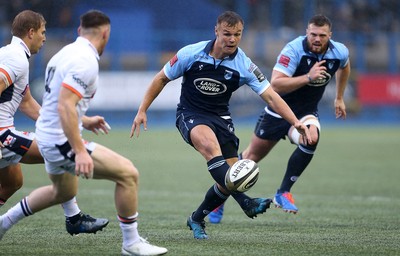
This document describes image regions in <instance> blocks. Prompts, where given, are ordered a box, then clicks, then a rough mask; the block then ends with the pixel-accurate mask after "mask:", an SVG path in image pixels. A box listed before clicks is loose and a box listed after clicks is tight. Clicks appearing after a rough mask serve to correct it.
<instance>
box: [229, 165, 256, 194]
mask: <svg viewBox="0 0 400 256" xmlns="http://www.w3.org/2000/svg"><path fill="white" fill-rule="evenodd" d="M258 174H259V169H258V165H257V163H256V162H254V161H253V160H250V159H241V160H239V161H237V162H236V163H234V164H233V165H232V166H231V168H229V170H228V171H227V173H226V175H225V186H226V188H227V189H229V191H230V192H246V191H247V190H249V189H250V188H251V187H252V186H254V184H256V182H257V180H258Z"/></svg>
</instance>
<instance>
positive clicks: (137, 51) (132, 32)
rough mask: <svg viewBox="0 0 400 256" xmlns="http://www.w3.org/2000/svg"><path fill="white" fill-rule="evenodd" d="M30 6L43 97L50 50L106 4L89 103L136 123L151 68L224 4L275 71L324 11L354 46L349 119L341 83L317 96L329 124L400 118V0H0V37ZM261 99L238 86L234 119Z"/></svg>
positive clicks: (210, 21) (163, 117) (251, 112)
mask: <svg viewBox="0 0 400 256" xmlns="http://www.w3.org/2000/svg"><path fill="white" fill-rule="evenodd" d="M24 9H31V10H34V11H37V12H40V13H42V14H43V16H44V17H45V19H46V20H47V26H46V27H47V32H46V34H47V41H46V44H45V45H44V47H43V48H42V50H41V51H40V53H38V54H37V55H35V56H34V57H33V58H31V59H30V62H31V71H30V78H31V90H32V92H33V95H34V97H35V98H36V99H37V100H38V101H39V102H40V101H41V95H42V93H43V89H44V85H43V81H44V70H45V66H46V64H47V61H48V60H49V59H50V58H51V56H52V55H53V54H54V53H56V52H57V51H58V50H60V49H61V48H62V47H63V46H64V45H66V44H68V43H70V42H72V41H74V40H75V38H76V36H77V27H78V26H79V16H80V15H81V14H82V13H84V12H86V11H88V10H90V9H99V10H101V11H103V12H105V13H106V14H108V15H109V16H110V18H111V23H112V30H111V38H110V41H109V44H108V46H107V48H106V50H105V53H104V54H103V56H102V57H101V60H100V69H101V72H100V83H101V84H100V88H99V90H98V92H97V94H96V96H95V98H94V100H93V104H92V108H91V110H92V111H95V112H99V111H100V112H102V113H103V114H104V115H105V116H106V117H109V118H114V120H116V121H118V122H119V123H120V124H124V122H126V123H125V124H131V122H132V120H133V117H134V114H135V113H136V110H137V107H138V106H139V104H140V101H141V99H142V96H143V94H144V92H145V90H146V88H147V86H148V85H149V83H150V81H151V79H152V77H153V76H154V75H155V73H156V72H158V71H159V70H160V69H161V68H162V66H163V65H164V64H165V63H166V62H167V61H168V60H169V59H170V58H171V57H172V56H173V55H174V54H175V52H176V51H177V50H179V49H180V48H181V47H183V46H185V45H187V44H191V43H195V42H198V41H202V40H210V39H213V38H214V26H215V23H216V19H217V16H218V15H219V14H220V13H221V12H223V11H225V10H233V11H236V12H237V13H239V14H240V15H241V16H242V17H243V19H244V21H245V31H244V34H243V38H242V43H241V46H240V47H241V48H242V49H243V50H244V51H245V52H246V54H247V55H248V56H249V57H250V58H251V59H252V60H253V62H254V63H255V64H257V65H258V66H259V67H260V68H261V70H262V71H263V72H264V73H265V75H267V77H270V75H271V69H272V67H273V66H274V64H275V61H276V57H277V55H278V54H279V52H280V50H281V49H282V48H283V46H284V45H285V44H286V43H287V42H289V41H290V40H292V39H294V38H295V37H297V36H299V35H304V34H305V29H306V27H307V21H308V20H309V18H310V17H311V16H313V15H314V14H324V15H326V16H328V17H329V18H330V19H331V21H332V23H333V40H335V41H339V42H342V43H344V44H345V45H346V46H347V47H348V48H349V50H350V59H351V65H352V73H351V78H350V81H349V84H348V87H347V90H346V95H345V96H346V103H347V109H348V120H346V121H345V122H340V121H335V118H334V111H333V99H334V96H335V84H334V81H333V82H332V84H330V85H328V86H327V89H326V92H325V95H324V98H323V100H322V101H321V102H320V106H319V108H320V114H321V121H322V122H323V123H327V124H338V125H342V124H349V123H350V124H365V123H368V124H390V125H399V124H400V74H399V68H400V15H399V13H400V1H398V0H319V1H318V0H181V1H176V0H146V1H144V0H113V1H107V0H85V1H79V0H51V1H49V0H13V1H9V0H0V42H1V43H2V45H5V44H8V43H9V42H10V39H11V33H10V25H11V22H12V20H13V18H14V17H15V15H16V14H17V13H18V12H20V11H22V10H24ZM179 84H180V80H177V81H173V82H171V84H170V85H168V86H167V87H166V88H165V90H164V91H163V92H162V93H161V95H160V96H159V98H157V100H156V101H155V102H154V104H153V105H152V106H151V108H150V110H151V114H152V115H154V116H155V117H156V118H155V120H157V121H160V122H166V123H168V125H170V124H171V123H172V124H173V123H174V120H175V115H174V111H175V108H176V104H177V103H178V100H179V94H180V85H179ZM263 106H264V104H263V102H262V101H261V100H260V99H259V98H258V96H257V95H255V94H254V93H253V92H251V90H250V89H248V88H241V89H239V90H238V91H237V93H236V94H235V95H234V96H233V99H232V102H231V110H232V114H233V117H234V119H236V121H237V122H239V123H242V124H249V125H251V126H252V125H254V124H255V121H256V119H257V116H258V114H259V112H261V110H262V108H263Z"/></svg>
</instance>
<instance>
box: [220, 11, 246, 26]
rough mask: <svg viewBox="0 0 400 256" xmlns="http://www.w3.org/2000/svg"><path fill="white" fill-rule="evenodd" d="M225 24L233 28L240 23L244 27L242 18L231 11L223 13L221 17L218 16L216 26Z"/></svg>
mask: <svg viewBox="0 0 400 256" xmlns="http://www.w3.org/2000/svg"><path fill="white" fill-rule="evenodd" d="M223 22H226V23H227V24H228V25H229V26H234V25H236V24H238V23H242V25H244V22H243V19H242V17H240V15H239V14H237V13H236V12H232V11H226V12H223V13H222V14H221V15H219V16H218V19H217V24H221V23H223Z"/></svg>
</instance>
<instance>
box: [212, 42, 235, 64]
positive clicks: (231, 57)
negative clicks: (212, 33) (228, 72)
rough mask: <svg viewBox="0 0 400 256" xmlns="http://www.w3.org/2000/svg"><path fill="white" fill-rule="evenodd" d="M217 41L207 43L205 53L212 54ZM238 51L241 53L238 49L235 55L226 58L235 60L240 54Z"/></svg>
mask: <svg viewBox="0 0 400 256" xmlns="http://www.w3.org/2000/svg"><path fill="white" fill-rule="evenodd" d="M215 40H216V39H214V40H211V41H210V42H208V43H207V45H206V47H205V48H204V52H205V53H207V54H210V52H211V50H212V47H213V46H214V43H215ZM238 51H239V48H238V49H236V51H235V52H234V53H232V54H231V55H229V56H228V57H226V58H229V59H231V60H233V58H235V56H236V54H237V53H238ZM226 58H225V59H226Z"/></svg>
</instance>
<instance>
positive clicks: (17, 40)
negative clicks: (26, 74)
mask: <svg viewBox="0 0 400 256" xmlns="http://www.w3.org/2000/svg"><path fill="white" fill-rule="evenodd" d="M11 43H12V44H15V45H18V46H19V47H21V48H22V49H23V50H24V52H25V54H26V57H27V58H28V59H29V58H30V57H31V51H30V50H29V48H28V46H26V44H25V42H24V41H22V39H21V38H19V37H16V36H13V37H12V39H11Z"/></svg>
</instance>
